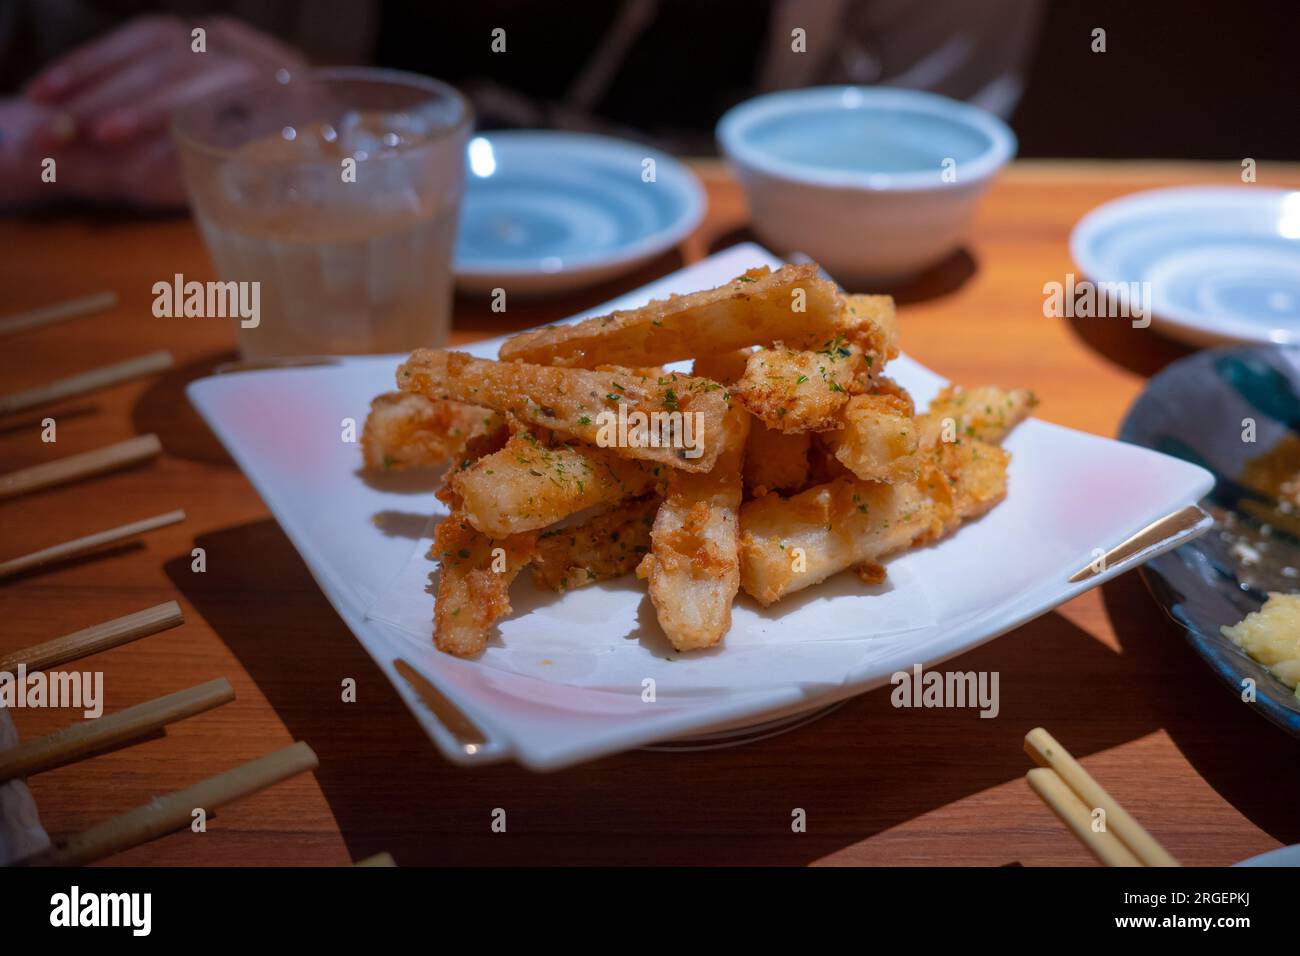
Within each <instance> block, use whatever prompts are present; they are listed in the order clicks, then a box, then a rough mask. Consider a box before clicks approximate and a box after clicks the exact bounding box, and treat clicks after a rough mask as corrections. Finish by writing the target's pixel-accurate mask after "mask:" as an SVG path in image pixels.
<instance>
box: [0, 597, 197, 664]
mask: <svg viewBox="0 0 1300 956" xmlns="http://www.w3.org/2000/svg"><path fill="white" fill-rule="evenodd" d="M184 620H185V616H184V615H183V614H182V613H181V608H180V605H179V604H177V603H176V602H175V601H168V602H166V603H165V604H159V605H157V606H156V607H151V608H146V609H145V610H143V611H136V612H135V613H134V614H128V615H126V616H125V617H119V618H115V619H114V620H111V621H105V622H104V623H103V624H96V625H95V626H93V627H88V628H85V629H84V630H80V631H76V632H74V633H72V634H67V635H64V636H63V637H56V638H55V639H54V640H52V641H46V642H45V643H44V644H37V645H35V646H33V647H27V648H24V649H22V650H20V651H13V652H12V653H9V654H5V655H4V656H3V657H0V671H4V672H7V673H10V674H13V673H15V672H16V671H17V670H18V668H19V666H20V665H21V666H23V667H25V668H26V669H27V670H29V671H39V670H45V669H46V668H49V667H56V666H58V665H59V664H66V663H67V662H68V661H75V660H77V659H78V658H82V657H89V656H90V655H91V654H98V653H99V652H100V651H106V650H108V649H109V648H111V647H118V646H120V645H122V644H127V643H130V642H131V641H134V640H137V639H139V638H141V637H147V636H148V635H150V634H157V633H158V632H159V631H165V630H167V628H169V627H175V626H176V625H177V624H180V623H181V622H182V621H184Z"/></svg>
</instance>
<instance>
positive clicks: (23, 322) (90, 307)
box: [0, 292, 117, 335]
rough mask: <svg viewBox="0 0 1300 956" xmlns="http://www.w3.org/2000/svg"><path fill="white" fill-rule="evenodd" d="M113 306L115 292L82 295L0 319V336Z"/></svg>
mask: <svg viewBox="0 0 1300 956" xmlns="http://www.w3.org/2000/svg"><path fill="white" fill-rule="evenodd" d="M115 305H117V293H116V292H96V293H95V294H94V295H83V296H82V297H81V298H78V299H69V300H68V301H66V302H56V303H54V304H53V305H45V306H41V307H40V308H39V309H31V310H29V311H27V312H19V313H17V314H16V315H10V316H7V317H5V318H3V319H0V335H12V334H13V333H15V332H22V331H23V330H24V329H35V328H39V327H40V326H42V325H53V324H54V323H55V322H62V321H63V320H64V319H75V318H76V317H77V316H79V315H89V314H90V313H92V312H103V311H104V310H105V309H111V308H113V306H115Z"/></svg>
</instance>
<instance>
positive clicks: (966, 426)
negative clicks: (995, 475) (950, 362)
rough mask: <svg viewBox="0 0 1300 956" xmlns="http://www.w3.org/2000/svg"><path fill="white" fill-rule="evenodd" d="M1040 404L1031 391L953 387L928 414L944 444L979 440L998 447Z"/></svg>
mask: <svg viewBox="0 0 1300 956" xmlns="http://www.w3.org/2000/svg"><path fill="white" fill-rule="evenodd" d="M1037 404H1038V399H1037V398H1036V397H1035V396H1034V393H1033V392H1031V391H1030V390H1029V389H1027V388H1015V389H1011V390H1010V391H1006V390H1004V389H1001V388H997V387H996V386H993V385H982V386H980V387H978V388H969V389H964V388H961V387H960V386H957V385H949V386H948V387H947V388H945V389H944V390H943V391H942V392H940V393H939V394H938V395H937V396H935V399H934V401H933V402H931V403H930V408H929V409H928V411H927V413H926V415H927V417H928V418H929V420H930V423H931V425H932V426H937V427H938V430H939V433H940V436H941V440H943V441H953V440H954V439H956V438H978V439H980V440H981V441H987V442H993V443H995V444H996V443H998V442H1000V441H1002V439H1004V438H1006V436H1007V435H1008V434H1009V433H1010V432H1011V429H1013V428H1015V427H1016V425H1018V424H1020V422H1022V421H1024V420H1025V419H1026V418H1028V417H1029V413H1030V412H1031V411H1033V410H1034V407H1035V406H1036V405H1037ZM931 431H933V427H932V428H931Z"/></svg>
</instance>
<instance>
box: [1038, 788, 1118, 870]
mask: <svg viewBox="0 0 1300 956" xmlns="http://www.w3.org/2000/svg"><path fill="white" fill-rule="evenodd" d="M1025 778H1026V779H1027V780H1028V781H1029V786H1030V787H1032V788H1033V790H1034V792H1035V793H1036V794H1038V795H1039V796H1040V797H1041V798H1042V800H1043V802H1044V803H1045V804H1047V806H1048V807H1049V808H1050V809H1051V810H1052V812H1053V813H1055V814H1056V815H1057V817H1058V818H1060V821H1061V822H1062V823H1064V824H1065V825H1066V826H1067V827H1069V828H1070V832H1071V833H1073V834H1074V835H1075V836H1076V837H1077V838H1078V840H1079V842H1080V843H1082V844H1083V845H1084V846H1085V847H1087V849H1088V850H1089V852H1091V853H1092V855H1093V856H1095V857H1096V858H1097V861H1098V862H1099V863H1101V864H1102V865H1103V866H1141V865H1142V861H1141V860H1139V859H1138V858H1137V857H1135V856H1134V855H1133V853H1132V852H1131V851H1130V850H1129V848H1128V847H1126V846H1125V845H1124V844H1123V843H1121V842H1120V839H1119V837H1117V836H1115V834H1114V833H1112V832H1111V831H1110V830H1103V831H1101V832H1098V831H1096V830H1094V829H1093V828H1092V811H1091V810H1089V809H1088V808H1087V807H1086V806H1085V805H1084V803H1083V801H1082V800H1080V799H1079V795H1078V794H1077V793H1075V792H1074V791H1073V790H1071V789H1070V788H1069V787H1068V786H1066V783H1065V781H1064V780H1062V779H1061V778H1060V776H1059V775H1058V774H1057V773H1056V771H1055V770H1052V769H1051V768H1050V767H1035V768H1034V769H1033V770H1031V771H1029V773H1027V774H1026V775H1025Z"/></svg>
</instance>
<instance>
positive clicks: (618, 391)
mask: <svg viewBox="0 0 1300 956" xmlns="http://www.w3.org/2000/svg"><path fill="white" fill-rule="evenodd" d="M397 383H398V386H399V387H400V388H401V389H402V391H404V392H415V393H417V394H420V395H426V396H428V397H430V398H441V399H452V400H455V401H463V402H470V403H473V404H479V405H483V406H485V407H487V408H492V409H495V410H497V411H500V412H509V413H510V414H512V415H514V416H515V417H516V418H518V419H519V420H520V421H522V422H525V423H527V424H530V425H536V426H539V427H541V428H547V429H550V430H552V431H554V432H556V433H558V434H560V435H562V436H564V437H566V438H574V439H577V440H578V441H582V442H585V443H587V444H589V445H597V446H603V447H609V448H612V449H613V451H614V453H615V454H617V455H619V456H620V457H623V458H632V459H637V460H640V461H650V462H655V463H658V464H661V465H667V466H669V467H671V468H675V469H681V470H684V471H696V472H707V471H709V470H711V469H712V468H713V463H714V461H715V460H716V459H717V456H718V451H719V442H717V441H714V440H711V436H717V435H721V434H722V431H723V428H722V420H723V416H724V415H725V414H726V411H727V408H728V405H729V396H728V395H727V394H726V393H725V392H724V390H723V388H722V386H721V385H719V384H718V383H717V382H713V381H710V380H708V379H703V378H694V377H692V376H689V375H678V374H675V373H669V374H666V375H663V376H660V377H658V378H652V377H650V376H642V375H638V374H637V373H636V372H635V371H633V370H632V369H626V368H602V369H600V370H598V371H595V370H588V369H577V368H549V367H545V366H540V365H527V364H524V363H522V362H492V361H487V360H484V359H476V358H473V357H472V356H469V355H465V354H464V353H461V352H443V351H440V350H432V349H420V350H418V351H416V352H415V353H414V354H413V355H412V356H411V357H410V359H408V360H407V361H406V362H405V363H403V365H402V366H401V368H399V369H398V370H397ZM620 409H621V410H622V411H621V412H620ZM638 413H639V414H638ZM620 415H622V421H624V422H626V423H627V427H626V428H623V429H620V428H619V420H620ZM642 422H644V424H641V423H642ZM621 431H622V432H626V434H620V432H621ZM670 432H671V433H673V434H675V435H676V436H677V437H676V438H675V439H673V438H669V437H668V433H670Z"/></svg>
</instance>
